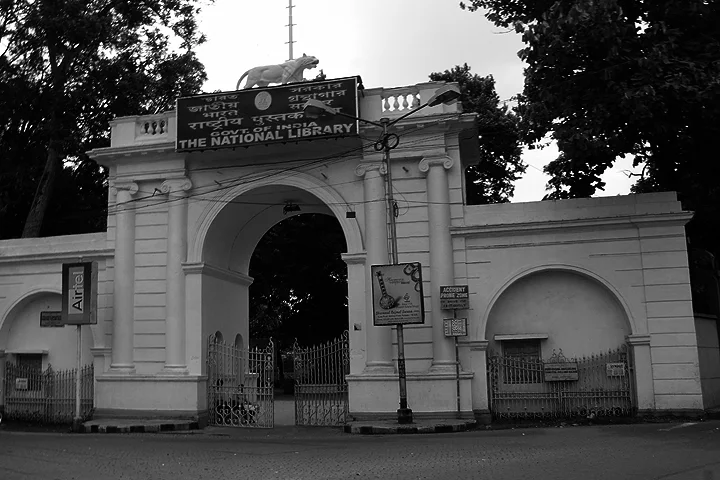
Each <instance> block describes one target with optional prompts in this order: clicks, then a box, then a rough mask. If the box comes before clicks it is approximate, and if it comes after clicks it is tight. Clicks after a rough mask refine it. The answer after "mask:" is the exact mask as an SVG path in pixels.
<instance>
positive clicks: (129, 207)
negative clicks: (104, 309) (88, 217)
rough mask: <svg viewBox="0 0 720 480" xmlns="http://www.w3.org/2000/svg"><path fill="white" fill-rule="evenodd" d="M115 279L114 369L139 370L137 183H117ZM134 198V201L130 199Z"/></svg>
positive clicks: (120, 370)
mask: <svg viewBox="0 0 720 480" xmlns="http://www.w3.org/2000/svg"><path fill="white" fill-rule="evenodd" d="M112 189H113V191H114V192H115V195H116V196H115V266H114V270H115V280H114V282H113V288H114V293H113V335H112V362H111V364H110V370H111V372H114V373H132V372H134V371H135V364H134V358H133V348H134V344H133V343H134V342H133V332H134V325H133V322H134V321H135V316H134V311H133V310H134V308H135V207H136V204H135V203H132V202H130V201H131V200H132V197H133V195H135V194H136V193H137V191H138V186H137V183H134V182H123V183H120V182H118V183H115V184H114V185H113V187H112ZM128 202H130V203H128Z"/></svg>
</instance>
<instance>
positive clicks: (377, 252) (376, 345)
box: [355, 163, 395, 374]
mask: <svg viewBox="0 0 720 480" xmlns="http://www.w3.org/2000/svg"><path fill="white" fill-rule="evenodd" d="M385 173H386V168H385V165H383V164H382V163H363V164H360V165H358V167H357V168H356V169H355V174H356V175H358V176H360V177H364V179H363V187H364V195H365V250H366V252H367V257H366V263H365V291H366V292H367V295H366V298H367V300H366V302H367V307H366V312H367V315H366V317H365V338H366V342H367V343H366V347H365V348H366V352H367V353H366V354H367V356H366V359H365V370H364V373H370V374H371V373H379V374H381V373H392V372H394V370H395V366H394V364H393V361H392V329H391V327H376V326H374V325H373V314H372V311H373V310H372V295H371V294H370V292H372V283H371V282H372V275H371V274H370V267H371V266H372V265H385V264H387V263H388V233H387V211H386V208H385V180H384V179H383V177H382V176H383V175H384V174H385Z"/></svg>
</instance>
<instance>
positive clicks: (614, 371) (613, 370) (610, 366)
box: [605, 362, 625, 377]
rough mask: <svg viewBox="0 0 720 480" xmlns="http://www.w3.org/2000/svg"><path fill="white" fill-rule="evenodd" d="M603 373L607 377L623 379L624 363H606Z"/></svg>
mask: <svg viewBox="0 0 720 480" xmlns="http://www.w3.org/2000/svg"><path fill="white" fill-rule="evenodd" d="M605 372H606V373H607V376H608V377H624V376H625V362H615V363H606V364H605Z"/></svg>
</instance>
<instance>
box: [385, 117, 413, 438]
mask: <svg viewBox="0 0 720 480" xmlns="http://www.w3.org/2000/svg"><path fill="white" fill-rule="evenodd" d="M380 123H381V124H382V127H383V133H382V139H381V142H382V147H383V161H384V163H385V168H386V171H387V173H386V174H385V176H386V178H387V187H386V194H385V196H386V197H387V209H388V215H390V258H391V263H392V264H393V265H397V264H398V263H399V260H398V244H397V223H396V221H395V199H394V197H393V181H392V169H391V168H390V150H391V147H390V143H389V142H388V139H389V135H388V126H389V125H390V120H389V119H387V118H382V119H380ZM395 329H396V331H397V352H398V382H399V389H400V408H399V409H398V411H397V415H398V423H403V424H404V423H412V421H413V415H412V410H411V409H410V408H408V402H407V377H406V372H405V339H404V337H403V325H402V324H401V323H399V324H397V325H395Z"/></svg>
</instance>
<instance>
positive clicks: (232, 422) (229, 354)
mask: <svg viewBox="0 0 720 480" xmlns="http://www.w3.org/2000/svg"><path fill="white" fill-rule="evenodd" d="M274 360H275V348H274V345H273V343H272V340H271V341H270V343H269V345H268V346H267V347H265V348H262V349H260V348H254V349H243V348H240V347H238V346H236V345H231V344H226V343H223V342H222V340H221V338H218V337H216V336H215V335H211V336H210V338H209V339H208V355H207V375H208V424H210V425H217V426H227V427H243V428H272V427H273V426H274V417H275V411H274V406H273V390H274V385H273V375H274V369H275V365H274V363H275V362H274Z"/></svg>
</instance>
